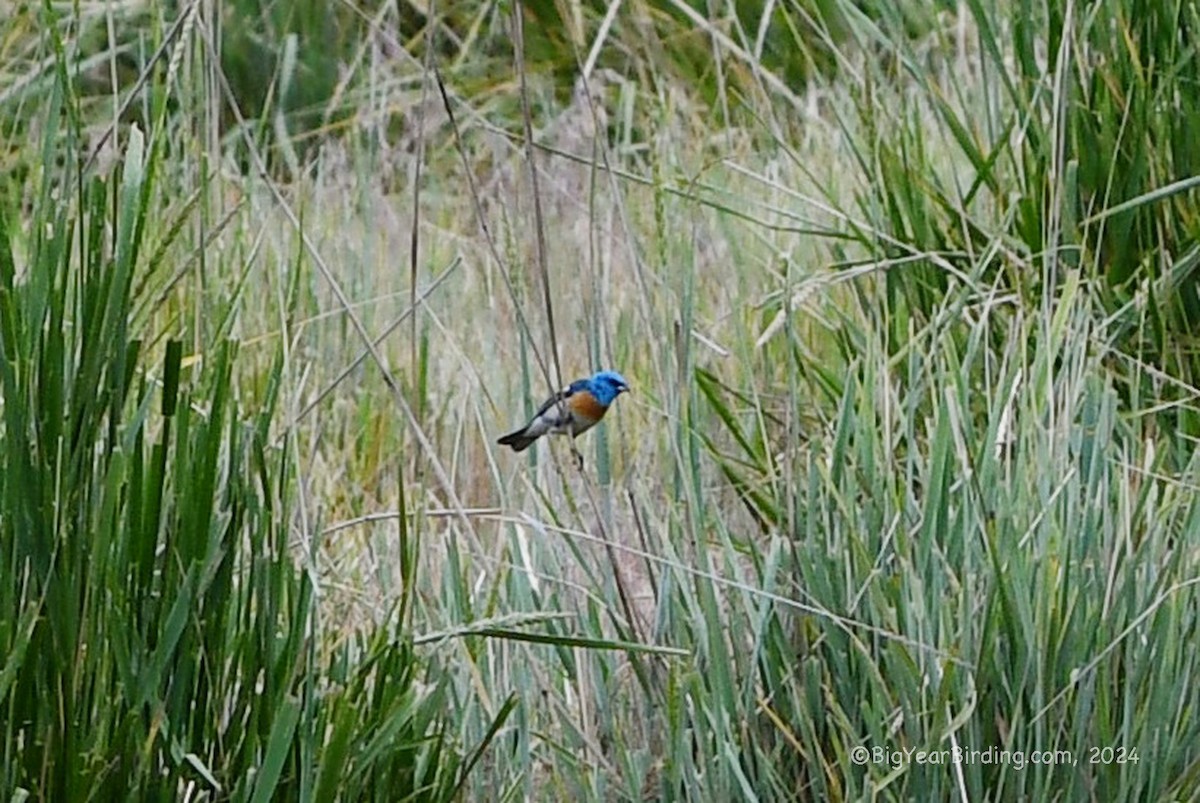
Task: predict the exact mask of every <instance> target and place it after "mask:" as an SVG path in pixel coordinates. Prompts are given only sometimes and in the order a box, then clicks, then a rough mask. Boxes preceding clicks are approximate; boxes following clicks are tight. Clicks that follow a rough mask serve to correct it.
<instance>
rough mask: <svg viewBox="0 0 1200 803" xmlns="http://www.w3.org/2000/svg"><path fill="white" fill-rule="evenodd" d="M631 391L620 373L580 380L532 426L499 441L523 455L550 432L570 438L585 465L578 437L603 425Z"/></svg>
mask: <svg viewBox="0 0 1200 803" xmlns="http://www.w3.org/2000/svg"><path fill="white" fill-rule="evenodd" d="M628 391H629V383H628V382H626V381H625V377H623V376H621V375H620V374H619V373H617V372H616V371H600V372H599V373H596V374H593V375H592V376H590V377H588V378H586V379H576V380H575V381H574V382H572V383H571V384H570V385H567V386H566V387H565V388H563V389H562V390H560V391H559V392H558V393H555V394H554V395H553V396H551V397H550V398H549V399H547V400H546V402H545V404H543V405H542V406H541V407H539V408H538V411H537V412H536V413H534V414H533V418H531V419H530V420H529V423H528V424H526V425H525V426H523V427H521V428H520V429H514V430H513V431H512V432H510V433H508V434H507V435H505V436H504V437H502V438H500V439H499V440H497V441H496V442H497V443H499V444H500V445H501V446H511V447H512V449H513V451H514V452H523V451H525V450H526V449H528V448H529V447H530V446H531V445H532V444H533V442H534V441H536V440H537V439H538V438H540V437H542V436H543V435H545V434H547V433H551V434H555V435H570V436H571V438H572V440H571V452H572V453H573V454H574V455H575V460H576V462H577V463H579V465H581V466H582V465H583V455H581V454H579V450H578V449H576V448H575V441H574V438H576V437H578V436H579V435H582V434H583V433H584V432H587V431H588V430H589V429H591V428H592V427H594V426H595V425H596V424H597V423H599V421H600V419H601V418H604V414H605V413H607V412H608V408H609V406H610V405H611V404H612V403H613V402H614V401H615V400H616V398H617V397H618V396H620V395H621V394H622V393H627V392H628Z"/></svg>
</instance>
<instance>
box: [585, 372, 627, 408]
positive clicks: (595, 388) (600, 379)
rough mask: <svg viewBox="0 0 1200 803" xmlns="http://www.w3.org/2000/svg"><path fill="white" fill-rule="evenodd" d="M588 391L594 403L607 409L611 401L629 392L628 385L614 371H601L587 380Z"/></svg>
mask: <svg viewBox="0 0 1200 803" xmlns="http://www.w3.org/2000/svg"><path fill="white" fill-rule="evenodd" d="M588 390H589V391H590V392H591V394H592V395H593V396H595V397H596V401H598V402H600V403H601V404H603V405H604V406H605V407H607V406H608V405H610V404H612V403H613V399H615V398H617V397H618V396H620V395H621V394H622V393H624V392H625V391H627V390H629V383H628V382H626V381H625V377H623V376H621V375H620V374H618V373H617V372H616V371H601V372H600V373H598V374H595V375H594V376H593V377H592V378H591V379H589V380H588Z"/></svg>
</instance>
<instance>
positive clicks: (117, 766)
mask: <svg viewBox="0 0 1200 803" xmlns="http://www.w3.org/2000/svg"><path fill="white" fill-rule="evenodd" d="M55 44H56V46H57V48H58V52H59V54H60V58H62V52H63V51H62V46H61V45H62V43H61V41H56V42H55ZM58 66H59V69H58V72H57V75H58V82H57V83H56V84H55V86H54V88H53V89H52V90H50V91H49V92H48V93H47V100H48V103H47V106H46V107H45V109H44V116H43V117H41V118H40V119H39V120H38V121H37V125H38V126H40V128H39V129H38V130H40V131H41V132H42V144H41V146H40V147H41V153H42V159H41V163H42V168H41V169H40V170H38V171H37V174H36V175H37V179H38V180H37V182H36V183H35V184H33V185H31V186H30V187H28V188H27V193H28V194H27V199H28V201H27V202H28V204H29V206H28V207H27V208H26V207H24V206H23V205H22V203H20V202H19V201H18V200H16V199H13V198H11V197H4V198H3V199H0V357H2V359H0V392H2V395H0V409H2V413H3V423H2V425H0V453H2V454H3V455H4V458H3V459H4V470H3V472H2V474H0V556H2V558H0V559H2V560H3V565H4V567H5V570H4V577H5V582H3V583H2V584H0V656H2V666H3V670H2V671H0V710H2V711H3V716H2V717H0V731H2V740H3V744H4V745H5V748H4V749H3V751H2V752H0V784H2V785H3V786H4V788H5V789H6V790H10V794H12V795H15V796H16V798H17V799H20V798H23V797H26V796H29V797H32V798H33V799H37V800H82V799H87V798H89V797H98V798H113V797H126V796H133V797H137V798H191V797H197V796H202V797H222V798H225V797H228V798H234V799H247V800H268V799H274V798H278V797H285V798H301V797H304V798H306V799H313V800H334V799H342V798H345V797H350V798H356V799H357V798H361V797H390V796H394V795H395V794H396V793H397V791H400V792H403V793H404V794H406V795H408V796H409V797H410V798H412V799H419V800H449V799H452V798H454V797H455V796H456V795H457V790H458V788H459V787H460V786H461V784H462V781H463V778H464V775H465V772H466V771H467V769H468V768H469V767H470V766H471V765H472V764H473V763H474V762H475V761H476V760H477V753H476V754H475V755H469V754H468V751H467V750H465V749H464V748H463V747H462V746H461V744H460V743H459V742H458V741H457V740H456V739H455V738H454V736H453V735H451V734H449V733H448V732H447V729H446V723H445V718H444V714H445V710H446V705H447V697H446V695H447V693H448V687H447V684H446V681H445V679H444V677H443V678H442V679H440V680H439V679H438V678H437V676H433V675H429V674H427V670H428V664H427V663H426V662H424V661H422V660H421V659H420V658H418V657H417V655H416V653H415V651H414V647H413V637H412V634H411V632H410V631H408V630H407V629H406V628H405V627H404V626H402V625H403V618H401V619H400V620H397V621H393V622H390V623H386V624H384V625H381V626H379V627H377V628H374V629H372V630H370V631H369V632H362V633H357V634H350V635H347V634H344V633H341V632H340V630H338V629H337V628H331V627H330V625H329V623H328V622H327V621H326V619H325V618H324V617H323V615H322V611H321V608H320V604H319V602H320V600H319V593H320V589H319V586H318V585H316V584H315V583H314V579H315V577H314V575H313V573H312V572H310V571H309V570H308V568H307V567H306V566H305V565H304V564H303V562H301V561H300V560H298V556H297V554H296V553H295V552H294V551H293V549H292V548H291V546H290V542H291V541H292V529H293V527H295V526H297V522H296V520H294V518H293V511H294V510H295V509H296V507H295V505H296V496H297V493H298V487H299V486H302V483H296V482H295V479H294V473H293V472H294V462H293V461H294V456H293V454H294V453H293V450H292V447H291V444H290V443H289V441H288V439H287V438H284V439H283V440H282V442H279V441H276V436H277V434H278V432H277V430H276V427H275V426H274V424H273V422H274V421H275V420H276V417H277V416H278V414H279V409H278V408H279V404H280V398H281V392H282V390H283V389H284V388H285V387H286V382H287V375H288V371H289V367H288V354H287V351H286V349H285V348H284V347H283V345H282V341H281V340H280V339H279V338H276V339H275V347H274V349H273V350H272V351H271V352H270V354H269V356H268V359H267V360H266V361H265V362H266V367H265V369H264V370H263V371H262V373H260V374H257V375H254V376H245V375H244V374H243V371H244V370H245V366H246V365H254V364H255V363H254V362H250V363H244V362H242V361H241V359H240V355H239V349H238V345H237V343H236V342H235V341H233V340H231V339H230V338H229V337H228V334H229V331H230V329H231V328H232V326H231V324H230V323H229V322H230V321H231V320H232V319H233V318H234V317H235V316H236V315H237V309H238V307H237V305H238V303H239V300H240V298H241V296H240V295H239V294H238V293H237V292H231V293H228V294H221V295H219V296H218V297H217V298H216V299H213V298H210V299H208V300H207V301H206V304H205V305H204V308H205V310H206V312H208V313H211V314H213V315H214V316H215V318H216V320H217V321H218V322H219V323H217V324H216V325H215V326H213V327H211V328H209V327H208V326H206V325H198V326H196V327H195V329H193V330H191V331H188V326H187V324H190V323H196V322H197V321H196V320H195V319H193V318H189V317H185V316H181V315H179V314H178V313H177V308H176V306H175V305H176V304H177V303H178V297H177V296H176V295H175V293H176V292H184V291H185V290H186V284H185V285H183V287H184V290H180V291H177V290H176V289H173V288H174V286H175V283H176V282H179V281H180V275H181V268H183V267H185V263H183V262H182V261H180V262H175V261H174V260H176V259H179V258H178V257H176V256H175V255H176V254H177V253H180V252H183V253H187V250H186V249H178V248H176V245H177V243H176V241H177V240H178V239H180V238H183V237H185V234H184V228H185V227H184V225H183V224H181V223H180V222H179V221H178V220H177V219H175V218H174V217H172V215H173V214H177V213H180V210H179V209H178V208H172V204H171V203H170V199H171V198H172V197H185V198H186V197H188V196H189V195H190V196H192V198H191V199H189V200H188V201H186V202H185V203H184V206H183V207H182V214H183V215H185V216H186V214H187V213H188V212H189V211H194V210H196V209H197V204H198V203H199V208H200V209H201V210H202V212H203V213H205V214H207V213H208V212H210V211H211V209H210V208H209V207H208V206H207V203H206V202H197V201H196V200H195V196H194V195H193V194H192V193H193V192H194V191H193V190H192V189H191V188H186V189H185V188H183V187H181V186H179V185H178V184H175V183H170V182H177V181H179V180H180V179H181V178H182V177H185V176H187V175H189V172H188V171H187V170H181V169H178V165H168V161H167V160H168V158H169V156H168V154H169V153H170V152H171V150H173V149H172V148H169V147H168V145H167V143H168V141H169V140H171V137H172V136H173V135H175V133H176V132H175V130H174V129H173V128H172V121H171V118H170V117H169V115H167V114H165V108H166V107H165V105H163V104H160V105H158V106H157V107H155V111H156V115H155V117H154V119H155V125H154V127H153V129H152V130H151V131H150V132H149V135H148V136H147V135H146V134H143V132H142V129H141V128H140V127H138V126H136V125H135V126H132V127H130V128H127V129H125V130H124V131H123V132H122V134H121V143H120V155H121V159H120V168H119V170H118V171H117V172H116V173H115V174H114V175H113V176H111V177H110V178H104V177H102V176H99V175H91V174H89V175H84V174H81V173H80V166H81V165H84V164H85V162H86V159H85V158H84V153H83V146H82V144H81V136H80V130H79V123H78V121H79V119H80V113H79V109H78V108H77V106H76V104H77V101H78V98H77V95H76V87H75V85H74V84H73V83H72V81H71V78H70V77H69V71H68V69H67V65H66V63H65V62H64V61H60V62H59V65H58ZM173 144H176V145H177V144H178V143H177V142H173ZM20 200H25V198H22V199H20ZM164 209H167V210H170V212H164V211H163V210H164ZM205 256H206V262H205V264H206V265H207V267H208V269H209V270H211V271H212V272H213V274H215V275H218V276H221V277H222V280H224V279H225V278H227V277H229V276H235V275H237V274H236V272H235V271H234V270H231V268H230V266H229V265H227V264H224V263H223V262H222V260H221V258H220V257H218V256H217V255H216V252H215V251H214V253H210V254H206V255H205ZM182 272H183V273H186V270H184V271H182ZM241 281H245V274H244V272H243V275H242V277H241ZM298 288H299V283H298V282H295V281H293V282H291V283H290V284H289V285H288V286H286V287H285V289H284V291H283V293H282V294H281V296H280V301H281V309H279V310H277V312H278V313H279V314H280V315H281V317H284V318H287V317H290V316H293V315H294V314H295V312H296V308H297V305H298V299H299V298H300V294H299V291H298ZM213 332H215V335H214V334H213ZM185 337H186V339H187V340H189V341H190V344H191V345H190V346H187V347H185ZM252 389H254V390H252ZM301 490H302V488H301ZM410 579H411V578H410ZM406 589H408V590H407V591H406V593H407V594H408V595H409V596H410V597H411V595H412V590H411V589H412V584H411V582H409V583H407V584H406ZM331 632H336V633H337V638H333V637H331V635H330V634H331ZM507 712H508V709H507V708H505V707H503V706H502V707H501V708H500V709H499V710H498V712H497V718H496V719H495V720H494V723H493V728H492V729H491V731H493V732H494V730H495V727H498V725H499V724H500V723H502V722H503V721H504V719H505V717H506V716H507ZM491 735H492V734H491V733H490V732H489V733H485V734H484V737H483V740H482V742H481V744H480V746H479V750H482V748H483V747H484V746H486V744H487V743H488V742H489V740H490V738H491Z"/></svg>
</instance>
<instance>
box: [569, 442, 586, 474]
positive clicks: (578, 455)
mask: <svg viewBox="0 0 1200 803" xmlns="http://www.w3.org/2000/svg"><path fill="white" fill-rule="evenodd" d="M571 456H572V457H574V458H575V468H576V470H578V471H583V452H581V451H579V450H578V449H577V448H575V444H571Z"/></svg>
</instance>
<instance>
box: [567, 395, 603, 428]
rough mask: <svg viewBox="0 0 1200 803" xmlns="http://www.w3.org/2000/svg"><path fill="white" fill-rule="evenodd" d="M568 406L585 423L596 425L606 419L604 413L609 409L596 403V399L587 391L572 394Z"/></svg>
mask: <svg viewBox="0 0 1200 803" xmlns="http://www.w3.org/2000/svg"><path fill="white" fill-rule="evenodd" d="M567 404H569V405H570V406H571V411H572V412H574V413H575V415H576V416H577V417H579V418H581V419H583V421H584V422H587V423H590V424H594V423H596V422H597V421H599V420H600V419H601V418H603V417H604V413H605V412H607V411H608V408H607V407H605V406H604V405H602V404H601V403H600V402H598V401H596V397H595V396H593V395H592V394H590V393H588V392H587V391H586V390H581V391H580V392H578V393H575V394H572V395H571V397H570V398H568V399H567Z"/></svg>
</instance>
